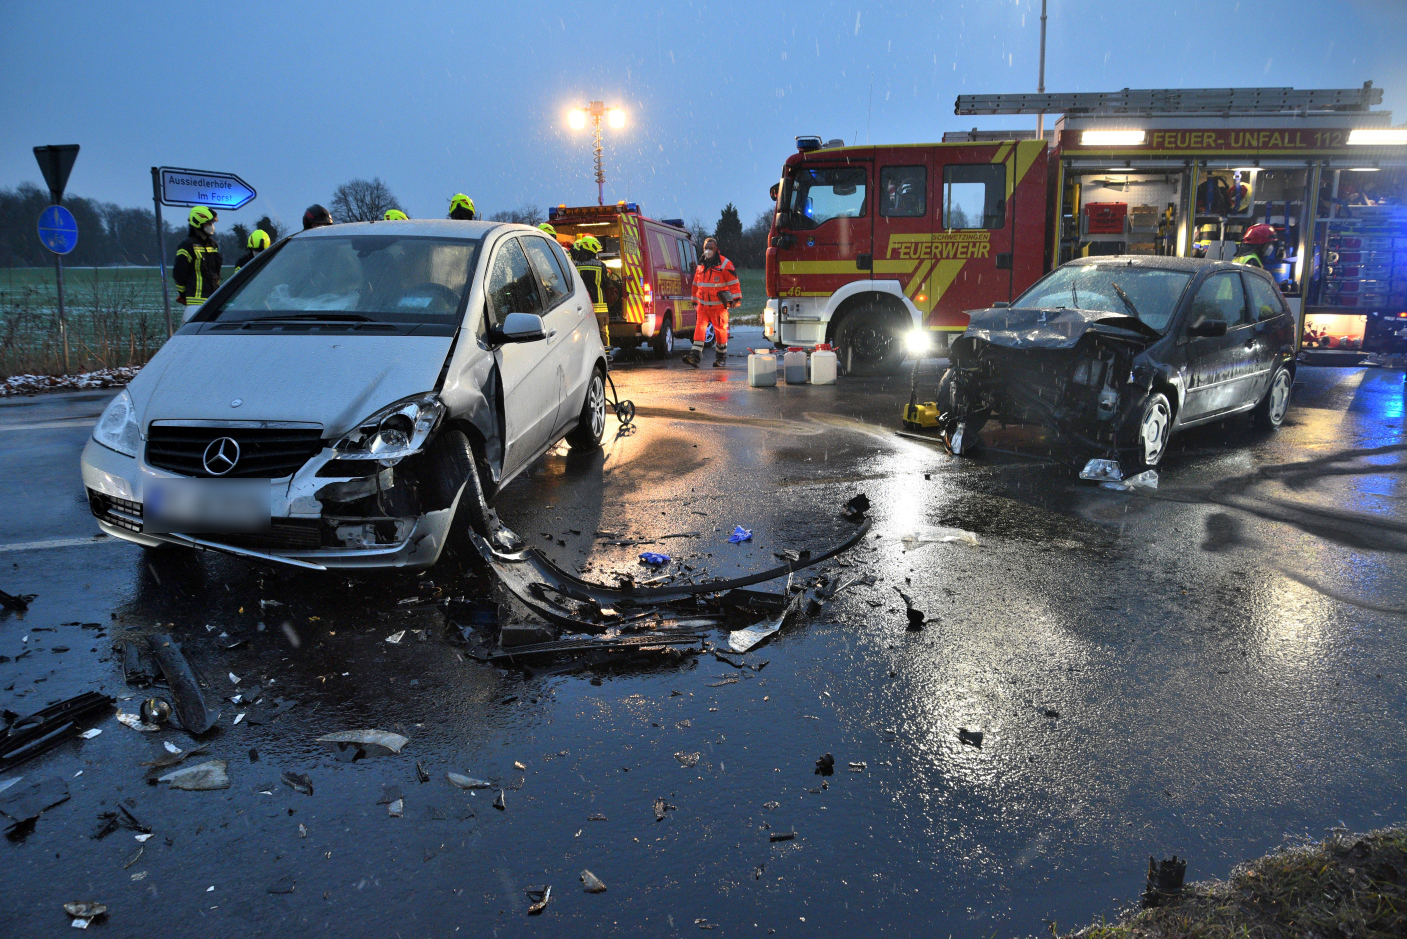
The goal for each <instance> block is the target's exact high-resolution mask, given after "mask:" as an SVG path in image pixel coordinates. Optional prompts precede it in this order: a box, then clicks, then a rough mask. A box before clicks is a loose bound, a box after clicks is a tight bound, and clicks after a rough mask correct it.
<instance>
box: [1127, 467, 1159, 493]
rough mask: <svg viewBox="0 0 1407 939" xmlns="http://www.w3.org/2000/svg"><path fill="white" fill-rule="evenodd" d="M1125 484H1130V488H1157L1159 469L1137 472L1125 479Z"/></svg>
mask: <svg viewBox="0 0 1407 939" xmlns="http://www.w3.org/2000/svg"><path fill="white" fill-rule="evenodd" d="M1124 485H1125V486H1128V487H1129V488H1130V489H1157V488H1158V471H1157V470H1144V471H1143V472H1141V473H1136V474H1135V475H1133V476H1130V477H1129V478H1128V479H1126V480H1124Z"/></svg>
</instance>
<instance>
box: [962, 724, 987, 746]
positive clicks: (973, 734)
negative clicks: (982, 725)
mask: <svg viewBox="0 0 1407 939" xmlns="http://www.w3.org/2000/svg"><path fill="white" fill-rule="evenodd" d="M983 736H984V735H983V733H982V731H980V730H968V729H967V728H966V727H959V728H958V742H959V743H965V744H967V745H968V746H970V747H976V748H977V749H979V750H980V749H982V737H983Z"/></svg>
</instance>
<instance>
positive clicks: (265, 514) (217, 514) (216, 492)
mask: <svg viewBox="0 0 1407 939" xmlns="http://www.w3.org/2000/svg"><path fill="white" fill-rule="evenodd" d="M142 499H143V505H142V529H143V530H144V531H149V532H155V533H162V532H182V533H190V534H195V533H204V534H220V533H223V532H250V531H268V530H269V518H270V515H271V514H272V508H271V507H272V496H271V490H270V488H269V481H268V480H267V479H169V478H167V477H162V476H147V477H146V479H145V480H144V481H143V486H142Z"/></svg>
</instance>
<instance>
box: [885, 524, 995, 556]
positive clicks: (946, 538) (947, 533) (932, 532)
mask: <svg viewBox="0 0 1407 939" xmlns="http://www.w3.org/2000/svg"><path fill="white" fill-rule="evenodd" d="M899 543H900V544H901V545H903V546H904V550H905V551H913V550H916V549H918V548H922V547H924V546H925V545H931V544H965V545H969V546H971V547H974V548H975V547H977V544H978V542H977V535H976V534H974V533H973V532H970V531H964V530H962V529H961V528H943V527H928V528H918V529H914V530H913V531H907V532H905V533H904V534H903V535H901V536H900V537H899Z"/></svg>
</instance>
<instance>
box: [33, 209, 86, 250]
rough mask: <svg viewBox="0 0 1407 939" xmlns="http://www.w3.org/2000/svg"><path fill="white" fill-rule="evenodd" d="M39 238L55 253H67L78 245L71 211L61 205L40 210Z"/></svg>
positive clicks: (76, 225) (76, 224)
mask: <svg viewBox="0 0 1407 939" xmlns="http://www.w3.org/2000/svg"><path fill="white" fill-rule="evenodd" d="M39 240H40V241H41V242H43V243H44V247H46V248H48V249H49V250H50V251H52V252H54V253H55V254H68V253H69V252H70V251H72V250H73V249H74V248H76V247H78V223H77V222H76V221H74V218H73V213H72V212H70V211H69V210H68V209H66V208H64V207H63V206H61V205H51V206H49V207H48V208H47V209H45V210H44V211H43V212H40V213H39Z"/></svg>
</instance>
